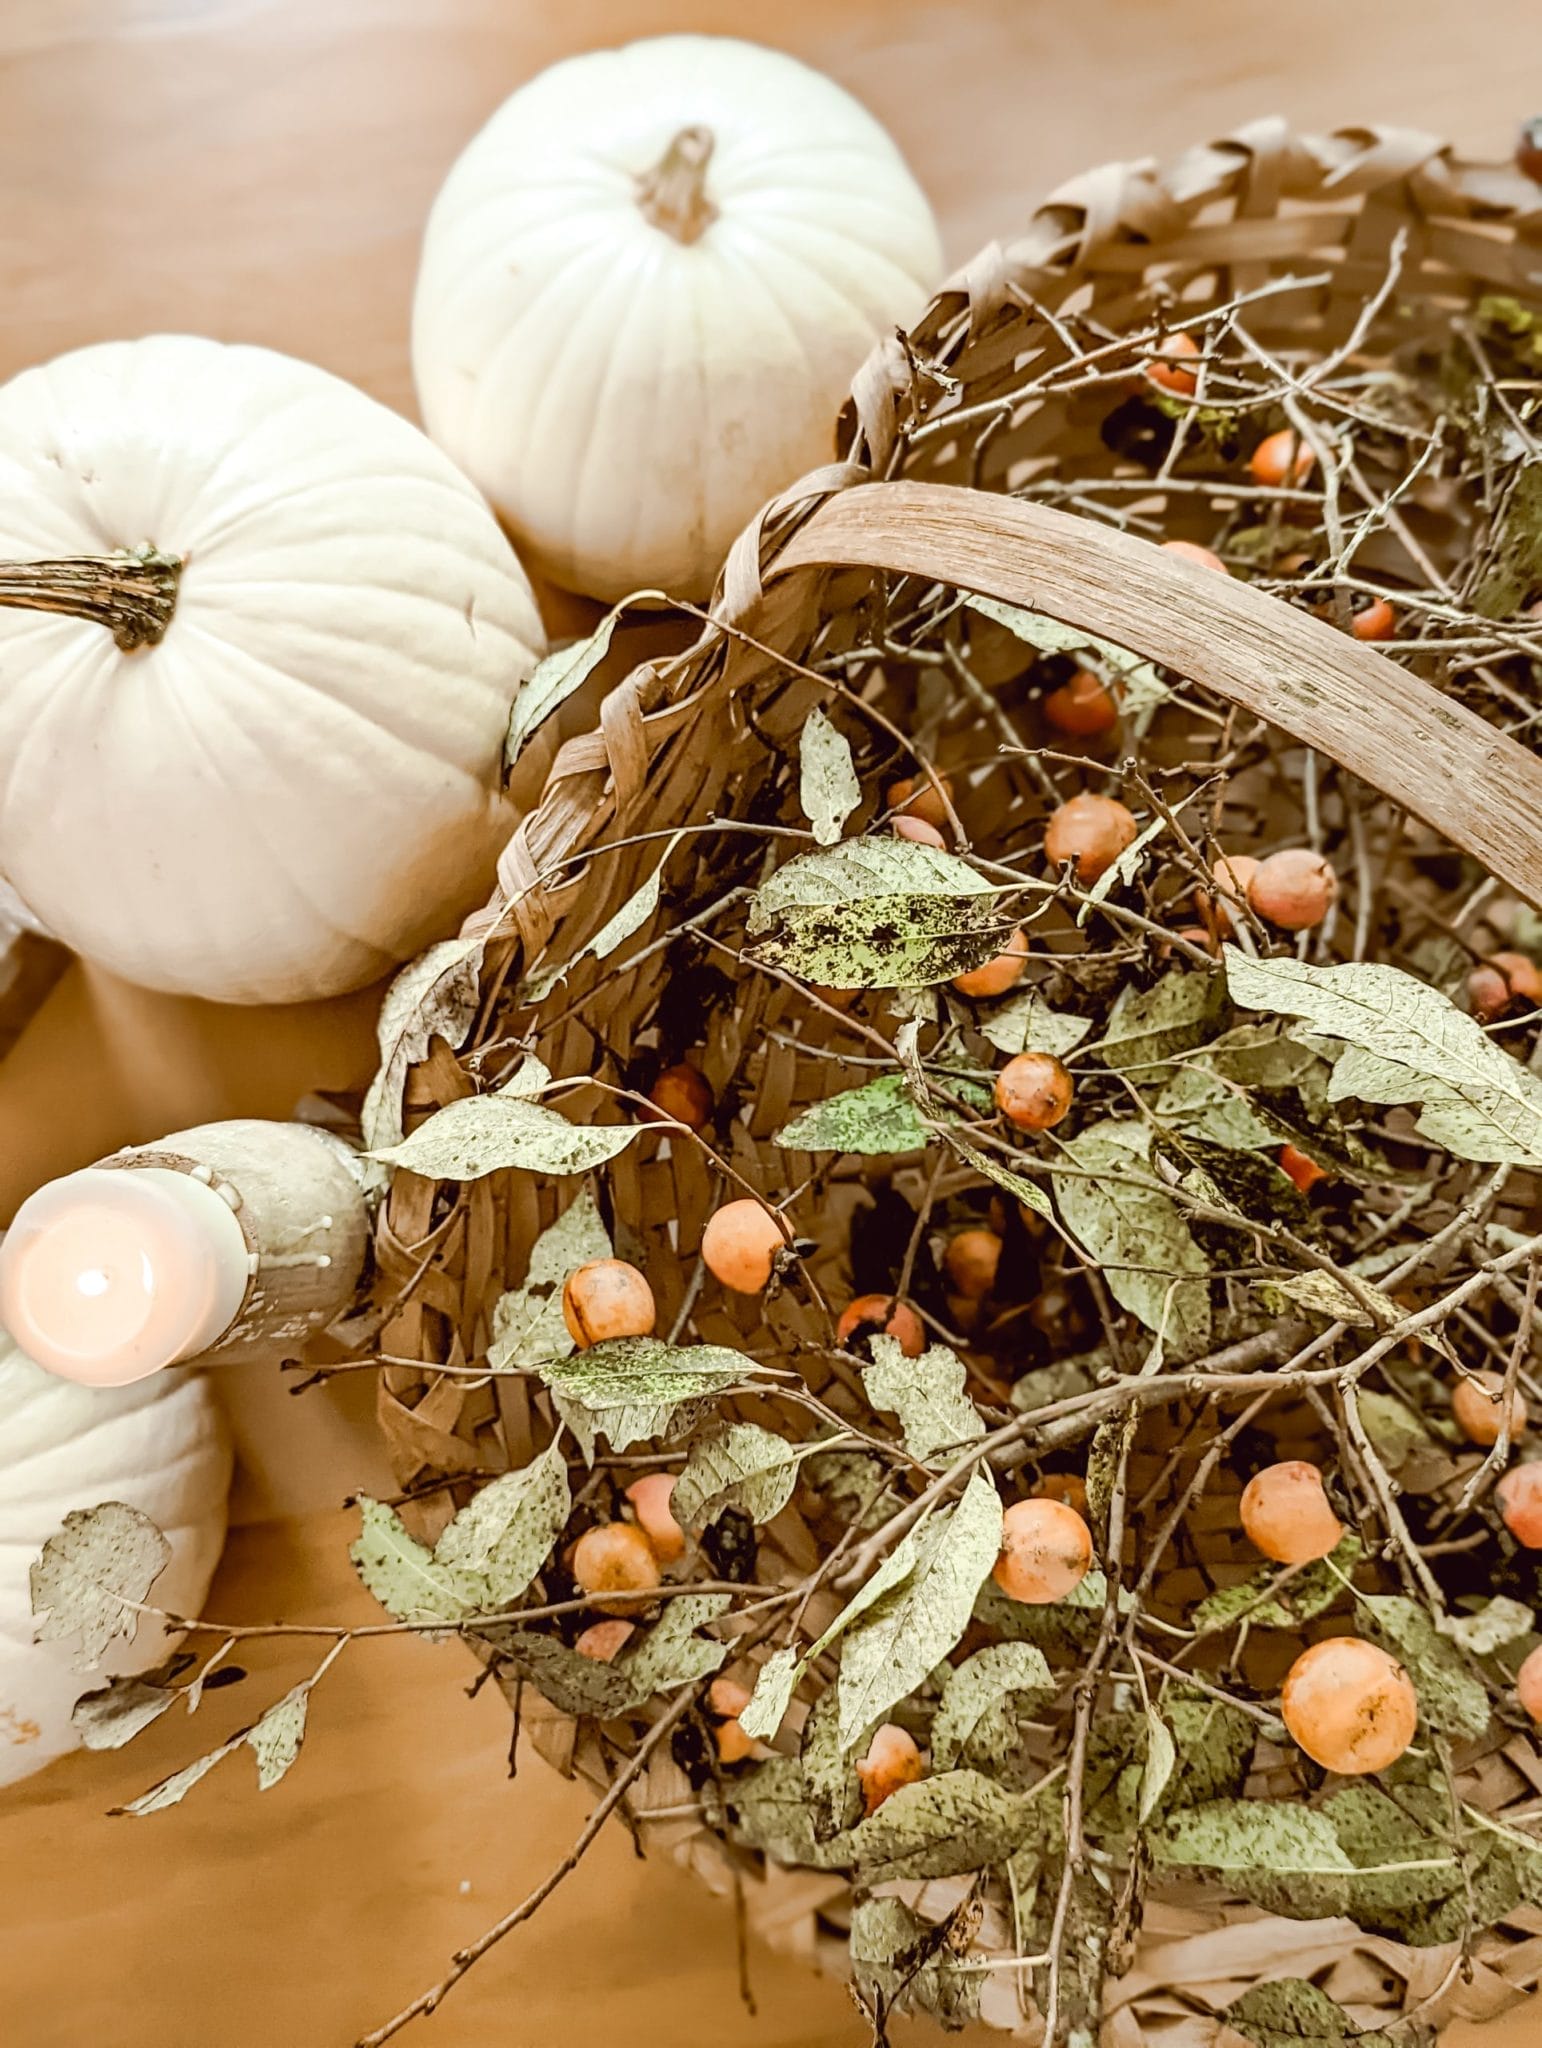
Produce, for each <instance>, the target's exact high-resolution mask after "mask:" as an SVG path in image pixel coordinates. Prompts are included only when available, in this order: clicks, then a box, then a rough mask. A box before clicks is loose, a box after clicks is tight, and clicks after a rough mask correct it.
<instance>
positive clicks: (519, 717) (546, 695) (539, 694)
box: [503, 590, 663, 768]
mask: <svg viewBox="0 0 1542 2048" xmlns="http://www.w3.org/2000/svg"><path fill="white" fill-rule="evenodd" d="M651 597H656V598H660V599H661V600H662V599H663V593H662V592H661V591H657V590H634V591H633V592H632V594H631V595H630V596H629V597H624V598H622V600H621V602H620V603H619V604H618V605H613V606H612V608H611V609H610V610H609V611H608V612H607V613H606V614H605V616H604V618H603V619H601V621H600V623H599V624H598V625H597V626H596V627H595V629H594V631H593V632H592V633H590V634H588V635H587V636H586V637H585V638H584V639H582V640H575V641H573V642H572V644H571V645H570V646H567V647H559V648H557V649H556V651H555V652H554V653H551V654H548V655H547V656H546V657H545V659H544V660H542V661H538V662H537V663H536V665H535V667H534V668H533V669H532V670H531V672H530V674H529V675H528V676H527V677H526V678H525V681H524V682H523V683H522V684H521V686H520V689H519V693H518V695H517V696H516V697H515V699H514V709H513V711H512V712H511V713H510V715H509V731H508V737H507V738H506V740H505V741H504V745H503V758H504V762H505V764H506V765H507V766H508V767H510V768H512V767H513V765H514V761H515V757H516V756H517V755H518V753H519V750H520V748H521V747H523V745H524V744H525V741H526V740H527V739H529V737H530V735H531V734H532V733H533V732H534V731H535V730H536V728H537V727H538V726H541V725H543V724H544V723H545V722H546V720H547V719H548V718H550V716H551V715H552V713H553V712H554V711H556V710H557V709H558V708H559V707H560V706H561V705H563V704H565V703H566V702H567V700H568V698H569V697H571V696H572V695H573V693H574V692H575V691H576V690H581V689H582V688H583V686H584V684H585V683H586V682H587V681H588V680H589V678H590V676H592V675H593V674H594V671H595V670H596V669H597V668H598V667H599V665H600V663H601V662H602V661H603V660H604V659H605V657H606V655H607V654H608V653H609V652H610V642H611V636H612V635H613V634H614V632H615V630H616V627H617V625H618V624H619V623H620V621H621V617H622V615H623V613H625V612H626V611H627V610H628V609H629V608H630V607H631V606H632V605H634V604H640V603H641V602H642V601H643V599H644V598H651Z"/></svg>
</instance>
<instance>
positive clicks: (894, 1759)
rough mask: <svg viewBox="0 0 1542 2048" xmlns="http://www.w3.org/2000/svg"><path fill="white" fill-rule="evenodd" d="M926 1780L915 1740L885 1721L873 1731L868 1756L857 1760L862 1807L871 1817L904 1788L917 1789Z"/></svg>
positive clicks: (924, 1768) (924, 1769)
mask: <svg viewBox="0 0 1542 2048" xmlns="http://www.w3.org/2000/svg"><path fill="white" fill-rule="evenodd" d="M925 1776H926V1765H925V1764H924V1763H923V1762H922V1761H921V1752H920V1750H919V1749H917V1748H916V1745H915V1738H914V1737H913V1736H912V1735H911V1734H909V1732H908V1731H907V1730H906V1729H904V1728H899V1727H896V1725H895V1724H894V1722H892V1721H885V1722H884V1723H883V1725H882V1727H879V1728H875V1729H874V1730H873V1739H872V1741H871V1742H870V1743H869V1744H868V1745H867V1755H866V1756H861V1757H858V1758H857V1779H858V1782H859V1783H860V1785H861V1787H862V1805H863V1809H864V1811H866V1812H868V1813H876V1812H877V1811H878V1809H879V1807H880V1806H882V1805H883V1803H884V1801H885V1800H886V1799H887V1798H888V1797H889V1796H890V1795H891V1793H895V1792H897V1791H898V1790H899V1788H900V1787H901V1785H914V1784H915V1783H916V1781H917V1780H918V1779H919V1778H924V1777H925Z"/></svg>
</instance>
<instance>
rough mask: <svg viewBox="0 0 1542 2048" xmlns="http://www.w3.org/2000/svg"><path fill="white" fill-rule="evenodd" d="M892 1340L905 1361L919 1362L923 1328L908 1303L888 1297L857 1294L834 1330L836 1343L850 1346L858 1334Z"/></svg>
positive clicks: (923, 1336) (923, 1339) (922, 1343)
mask: <svg viewBox="0 0 1542 2048" xmlns="http://www.w3.org/2000/svg"><path fill="white" fill-rule="evenodd" d="M859 1333H860V1334H861V1335H862V1336H865V1337H871V1336H873V1335H874V1334H881V1335H883V1336H885V1337H892V1338H893V1339H894V1341H895V1343H896V1344H898V1346H899V1348H900V1349H901V1351H903V1352H904V1354H905V1356H906V1357H907V1358H919V1357H920V1356H921V1353H922V1352H923V1351H924V1350H925V1349H926V1328H925V1325H924V1324H923V1323H922V1321H921V1318H920V1317H919V1316H918V1315H917V1314H916V1312H915V1310H914V1309H913V1308H911V1307H910V1305H909V1304H908V1303H907V1302H903V1301H900V1302H896V1301H895V1300H894V1298H893V1296H892V1295H888V1294H859V1295H858V1296H857V1298H856V1300H855V1301H852V1302H848V1303H847V1304H846V1306H845V1308H844V1309H842V1311H841V1319H840V1321H839V1322H838V1323H837V1324H836V1326H835V1341H836V1342H837V1344H840V1345H843V1346H844V1345H847V1344H849V1343H850V1342H851V1341H852V1339H853V1338H854V1337H856V1336H857V1335H858V1334H859Z"/></svg>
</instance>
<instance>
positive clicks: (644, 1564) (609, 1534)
mask: <svg viewBox="0 0 1542 2048" xmlns="http://www.w3.org/2000/svg"><path fill="white" fill-rule="evenodd" d="M573 1576H574V1578H575V1579H576V1580H577V1581H578V1583H579V1585H580V1586H581V1587H582V1588H583V1590H584V1591H585V1592H586V1593H595V1594H598V1593H644V1592H648V1591H650V1590H651V1589H652V1588H653V1587H654V1586H656V1585H657V1584H658V1583H659V1561H658V1559H657V1557H655V1556H654V1554H653V1545H652V1544H651V1543H650V1542H649V1541H648V1539H647V1537H646V1536H645V1535H644V1534H643V1532H642V1531H641V1529H638V1528H634V1527H633V1525H632V1524H631V1523H630V1522H597V1523H596V1524H595V1526H594V1527H593V1528H592V1529H586V1530H585V1531H584V1533H583V1535H582V1536H580V1537H579V1539H578V1541H577V1542H576V1543H575V1544H574V1545H573ZM594 1604H595V1606H596V1607H598V1608H599V1610H600V1612H601V1613H602V1614H636V1613H638V1612H639V1610H640V1607H641V1604H642V1603H641V1602H640V1601H636V1600H599V1599H597V1600H596V1601H595V1603H594Z"/></svg>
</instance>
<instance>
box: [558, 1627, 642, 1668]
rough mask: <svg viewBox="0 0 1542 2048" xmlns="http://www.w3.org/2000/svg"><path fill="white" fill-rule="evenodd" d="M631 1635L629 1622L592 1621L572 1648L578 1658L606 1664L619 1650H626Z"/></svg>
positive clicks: (631, 1628)
mask: <svg viewBox="0 0 1542 2048" xmlns="http://www.w3.org/2000/svg"><path fill="white" fill-rule="evenodd" d="M633 1633H634V1629H633V1624H632V1623H631V1622H629V1621H592V1622H591V1623H590V1624H589V1626H588V1627H587V1628H586V1629H585V1630H584V1632H583V1634H582V1635H581V1636H580V1637H579V1638H578V1640H577V1641H576V1642H575V1643H574V1645H573V1648H574V1649H575V1650H576V1651H577V1652H578V1654H579V1656H580V1657H592V1658H593V1659H594V1661H595V1663H596V1664H608V1663H609V1662H610V1661H611V1659H612V1658H613V1657H614V1656H615V1655H616V1653H617V1652H618V1651H619V1650H623V1649H625V1648H626V1644H627V1640H628V1638H629V1637H630V1636H631V1635H632V1634H633Z"/></svg>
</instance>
